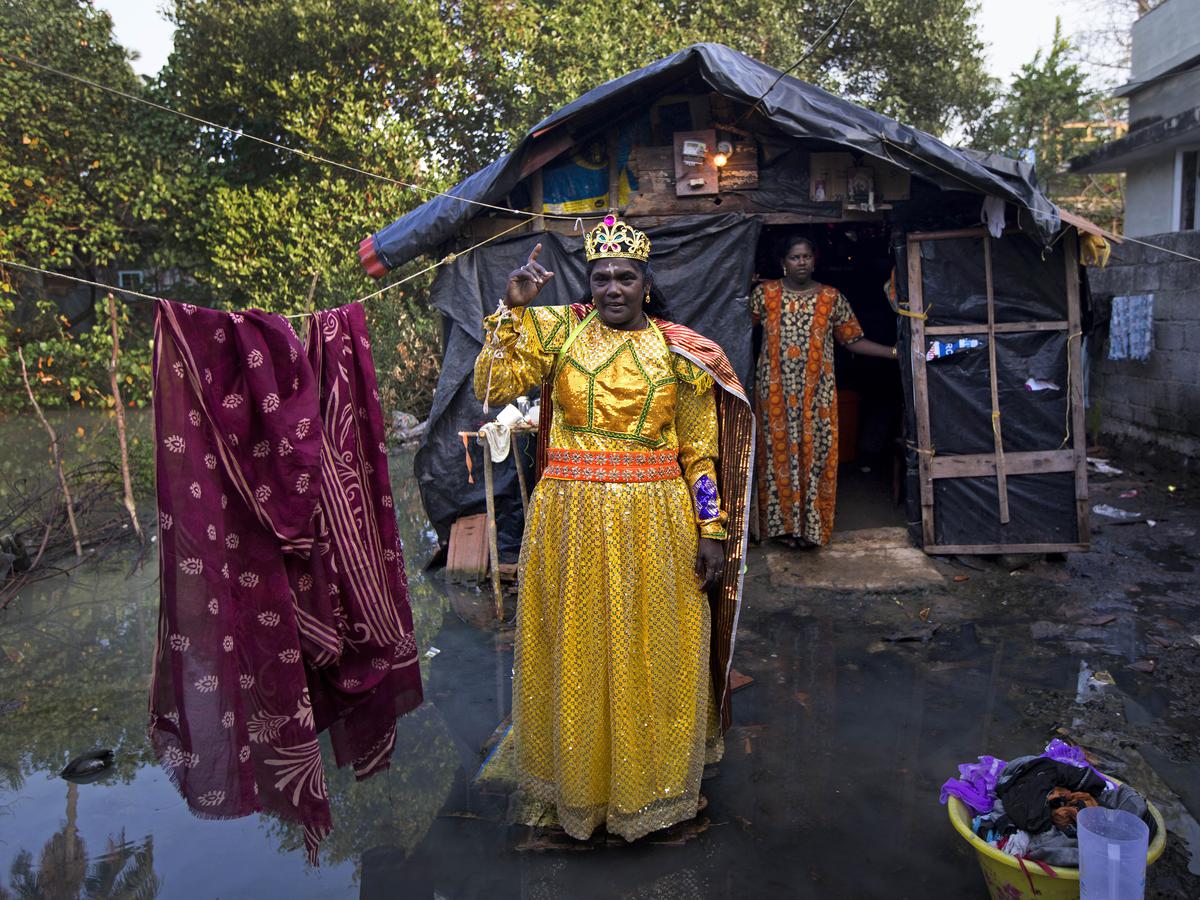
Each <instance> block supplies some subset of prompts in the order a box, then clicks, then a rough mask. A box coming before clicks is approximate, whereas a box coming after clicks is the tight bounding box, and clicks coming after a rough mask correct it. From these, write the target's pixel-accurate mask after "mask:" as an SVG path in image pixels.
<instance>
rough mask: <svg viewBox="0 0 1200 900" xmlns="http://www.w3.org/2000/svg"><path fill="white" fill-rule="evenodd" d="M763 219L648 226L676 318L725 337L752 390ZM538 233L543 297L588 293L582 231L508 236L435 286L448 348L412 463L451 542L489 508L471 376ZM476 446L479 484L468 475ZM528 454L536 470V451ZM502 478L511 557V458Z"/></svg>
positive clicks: (699, 219) (515, 527)
mask: <svg viewBox="0 0 1200 900" xmlns="http://www.w3.org/2000/svg"><path fill="white" fill-rule="evenodd" d="M760 227H761V226H760V223H759V220H758V219H757V218H755V217H753V216H746V215H742V214H740V213H738V214H730V215H725V216H694V217H686V218H679V219H677V220H675V221H673V222H672V223H671V224H670V225H665V226H662V227H659V228H649V229H647V234H648V235H649V236H650V240H651V244H652V252H651V265H652V267H653V270H654V273H655V278H656V279H657V281H658V284H659V286H660V287H661V288H662V290H663V292H664V293H665V295H666V297H667V300H668V302H669V304H670V307H671V318H672V319H673V320H674V321H676V322H680V323H682V324H684V325H687V326H689V327H691V328H694V329H695V330H696V331H698V332H700V333H701V334H703V335H705V336H706V337H709V338H711V339H713V340H715V341H717V342H718V343H719V344H720V345H721V347H722V348H723V349H724V350H725V353H726V354H727V355H728V356H729V359H730V362H731V363H732V364H733V367H734V369H735V370H736V371H737V373H738V377H739V378H741V379H742V383H743V384H744V385H745V386H746V388H747V390H750V389H751V376H752V373H753V359H752V356H751V352H752V351H751V323H750V315H749V311H748V308H747V300H748V297H749V291H750V279H751V276H752V275H753V272H754V251H755V246H756V244H757V242H758V236H759V230H760ZM538 242H541V244H542V253H541V255H540V256H539V257H538V262H539V263H541V264H542V265H544V266H545V267H546V268H547V269H549V270H550V271H552V272H554V273H555V277H554V281H552V282H551V283H550V285H549V286H548V287H547V288H546V289H545V291H544V292H543V294H542V296H541V297H539V301H542V302H545V303H547V304H563V303H571V302H576V301H579V300H581V299H583V298H584V297H585V296H586V294H587V289H586V284H585V277H584V257H583V250H582V247H583V236H582V235H571V236H567V235H561V234H556V233H551V232H542V233H538V234H524V235H520V236H519V237H514V238H508V239H505V240H503V241H497V242H495V243H493V244H489V245H487V246H485V247H482V248H480V249H478V250H475V251H473V252H471V253H468V254H466V255H464V256H460V257H459V258H457V259H456V260H455V261H454V262H453V263H450V264H449V265H446V266H443V267H442V268H441V269H440V270H439V275H438V277H437V279H436V280H435V281H434V284H433V288H432V290H431V292H430V301H431V303H432V304H433V306H434V307H435V308H436V309H438V310H439V311H440V312H441V313H442V315H443V317H444V321H445V326H446V350H445V357H444V359H443V361H442V370H441V375H440V377H439V379H438V385H437V390H436V392H435V394H434V401H433V408H432V410H431V411H430V414H429V428H428V431H427V433H426V436H425V441H424V443H423V444H422V445H421V449H420V450H419V451H418V453H417V456H416V461H415V464H414V468H415V474H416V476H417V481H418V484H419V485H420V489H421V499H422V501H423V503H424V505H425V511H426V513H427V514H428V515H429V519H430V521H431V522H432V523H433V526H434V528H435V529H436V530H437V533H438V537H439V539H440V540H441V541H442V542H443V543H445V542H446V541H447V540H448V538H449V533H450V526H451V525H452V524H453V523H454V521H455V520H456V519H457V518H459V517H460V516H464V515H471V514H474V513H479V512H482V511H483V509H484V488H483V474H482V468H481V467H482V465H483V453H482V449H481V448H480V447H478V446H476V445H475V444H474V442H471V445H470V446H469V448H464V447H463V441H462V438H461V437H459V432H461V431H474V430H476V429H477V428H478V427H479V426H480V425H481V424H482V423H483V422H484V421H485V417H484V415H483V407H482V404H480V402H479V401H478V400H476V399H475V393H474V387H473V382H472V373H473V371H474V366H475V359H476V357H477V356H478V355H479V351H480V349H481V348H482V346H483V317H484V316H485V315H487V314H489V313H491V312H493V311H494V310H495V308H496V304H497V301H498V300H499V299H500V297H502V296H503V294H504V287H505V284H506V282H507V280H508V275H509V273H510V272H511V271H512V270H513V269H515V268H517V267H518V266H519V265H522V264H523V263H524V262H525V260H526V258H527V257H528V255H529V251H530V250H531V249H532V247H533V245H534V244H535V243H538ZM534 387H535V386H533V385H531V386H530V389H531V390H533V388H534ZM495 412H496V410H493V411H492V413H491V415H492V416H494V415H495ZM489 418H490V417H489ZM468 451H469V452H470V454H471V456H472V466H471V468H472V470H473V472H474V474H475V483H474V484H471V483H469V479H468V474H469V473H468V469H467V463H466V453H467V452H468ZM525 462H526V464H527V468H526V471H527V472H531V471H532V468H531V465H530V464H531V459H530V457H528V456H527V457H526V458H525ZM495 477H496V481H495V484H496V494H497V526H498V531H499V535H498V537H499V545H500V555H501V558H502V559H505V560H512V559H515V558H516V555H517V552H518V550H519V548H520V543H521V530H522V527H523V520H522V515H521V503H520V498H519V494H518V490H519V488H518V485H517V477H516V470H515V469H514V468H513V463H512V460H511V458H510V459H506V460H504V461H503V462H501V463H498V464H497V465H496V467H495Z"/></svg>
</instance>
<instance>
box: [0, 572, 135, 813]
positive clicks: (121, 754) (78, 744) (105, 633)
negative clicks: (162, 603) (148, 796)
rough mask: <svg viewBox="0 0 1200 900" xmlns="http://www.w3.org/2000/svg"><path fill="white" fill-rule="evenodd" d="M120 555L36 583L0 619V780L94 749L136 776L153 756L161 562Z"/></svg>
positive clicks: (50, 767)
mask: <svg viewBox="0 0 1200 900" xmlns="http://www.w3.org/2000/svg"><path fill="white" fill-rule="evenodd" d="M128 567H129V560H127V559H126V560H121V559H113V560H109V561H105V562H102V563H98V564H97V565H96V566H95V567H94V568H90V571H89V570H80V571H78V572H76V573H75V574H74V575H73V576H72V577H71V578H70V579H67V578H55V579H52V580H50V581H46V582H43V583H41V584H38V585H34V586H31V587H30V588H28V589H27V590H26V591H25V592H24V593H23V594H22V595H21V597H20V598H19V599H18V600H17V601H16V602H14V604H13V605H12V606H10V607H9V610H8V612H7V614H6V617H5V619H4V621H3V623H2V624H0V704H3V705H4V706H5V709H6V711H4V712H3V713H2V714H0V788H5V789H12V790H15V789H17V788H18V786H19V785H20V783H21V782H22V781H23V780H24V779H25V778H27V777H28V776H29V775H30V774H32V773H35V772H57V771H59V770H60V769H62V767H63V766H64V765H66V764H67V762H69V761H70V760H71V759H72V758H74V757H75V756H78V755H79V754H81V753H85V752H87V751H89V750H93V749H96V748H103V747H107V748H111V749H113V750H114V751H115V755H116V760H115V766H114V774H113V775H110V776H108V777H109V778H113V777H116V778H119V779H120V780H121V781H123V782H126V783H128V782H129V781H131V780H132V778H133V776H134V774H135V773H136V772H137V770H138V769H139V768H140V767H141V766H143V765H145V764H146V763H147V762H150V761H151V759H152V755H151V752H150V747H149V744H148V743H147V741H146V732H145V727H146V684H147V673H148V672H149V670H150V653H151V650H152V648H153V643H154V633H155V629H156V627H157V624H158V622H157V613H158V603H157V599H158V597H157V594H158V589H157V586H156V585H155V583H154V581H153V579H154V576H155V572H156V566H155V565H154V563H153V561H151V562H150V564H149V565H148V566H147V567H145V568H143V569H142V570H140V571H139V572H138V573H136V574H135V575H134V577H133V578H129V577H128Z"/></svg>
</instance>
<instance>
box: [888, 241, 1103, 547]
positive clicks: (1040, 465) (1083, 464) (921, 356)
mask: <svg viewBox="0 0 1200 900" xmlns="http://www.w3.org/2000/svg"><path fill="white" fill-rule="evenodd" d="M958 238H982V239H983V241H984V275H985V281H986V289H987V299H988V321H987V322H980V323H972V324H966V325H937V326H927V325H926V324H925V323H926V310H925V301H924V284H923V282H922V272H921V244H922V243H924V242H927V241H939V240H953V239H958ZM1002 239H1003V238H1001V240H1002ZM992 240H993V238H992V237H991V236H990V234H989V233H988V231H987V229H985V228H968V229H958V230H954V231H936V232H912V233H910V234H909V235H908V244H907V253H908V300H909V310H910V312H911V314H912V346H911V356H912V372H913V395H914V396H913V403H914V411H915V413H916V422H917V466H918V478H919V484H920V499H921V535H922V544H923V546H924V550H925V552H926V553H929V554H958V553H963V554H974V553H979V554H986V553H1065V552H1071V551H1086V550H1088V549H1090V537H1091V533H1090V527H1091V526H1090V523H1089V520H1088V487H1087V437H1086V433H1085V430H1084V414H1083V366H1082V351H1081V347H1080V345H1081V343H1082V333H1081V314H1080V301H1079V296H1080V295H1079V244H1078V233H1077V232H1076V231H1075V229H1074V228H1068V229H1067V230H1066V232H1065V233H1064V234H1063V235H1062V237H1061V239H1060V240H1061V242H1062V245H1063V250H1064V252H1063V257H1064V265H1065V266H1066V293H1067V319H1066V321H1062V320H1058V321H1038V322H1011V323H1010V322H1006V323H999V324H998V323H996V321H995V306H994V296H993V285H992V265H991V257H992V254H991V241H992ZM1035 331H1061V332H1064V333H1065V334H1066V338H1067V381H1068V384H1067V392H1068V393H1067V398H1068V399H1067V402H1068V403H1069V405H1070V416H1071V445H1070V446H1065V445H1064V446H1062V447H1060V448H1058V449H1055V450H1037V451H1031V452H1020V453H1016V452H1014V453H1005V452H1004V448H1003V440H1002V436H1003V431H1002V425H1001V423H1002V421H1003V417H1002V415H1001V413H1002V410H1001V409H1000V408H999V399H998V394H997V385H996V361H995V352H996V351H995V336H996V335H997V334H1012V333H1018V332H1035ZM950 334H955V335H962V334H984V335H986V336H987V339H988V353H989V379H990V381H991V396H992V410H991V413H992V422H993V432H994V434H995V448H994V450H993V452H991V453H971V454H954V455H948V456H938V455H937V448H936V447H935V446H934V444H933V437H932V429H931V426H930V421H929V377H928V372H927V369H926V360H925V346H926V338H927V337H928V336H931V335H932V336H936V335H950ZM1049 472H1074V473H1075V515H1076V528H1077V540H1076V541H1074V542H1071V543H1042V544H1015V543H1014V544H1002V543H1000V544H938V543H937V542H936V539H935V535H936V529H935V528H934V509H933V499H934V491H933V483H934V481H935V480H937V479H939V478H978V477H988V476H992V477H995V478H997V481H998V482H999V490H1000V505H999V509H998V510H997V514H998V516H999V517H1000V519H1001V521H1002V522H1003V521H1007V513H1008V502H1007V490H1006V481H1007V478H1008V476H1010V475H1028V474H1033V473H1049Z"/></svg>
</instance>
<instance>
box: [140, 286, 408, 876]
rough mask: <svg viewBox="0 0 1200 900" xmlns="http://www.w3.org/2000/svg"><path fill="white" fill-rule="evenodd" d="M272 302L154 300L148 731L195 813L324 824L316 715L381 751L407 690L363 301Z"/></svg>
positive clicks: (404, 635)
mask: <svg viewBox="0 0 1200 900" xmlns="http://www.w3.org/2000/svg"><path fill="white" fill-rule="evenodd" d="M309 332H310V336H309V342H308V351H307V354H305V353H304V352H303V350H302V348H301V346H300V342H299V340H298V338H297V337H296V335H295V334H294V333H293V331H292V329H291V327H290V325H288V323H287V320H286V319H284V318H283V317H281V316H278V315H272V314H267V313H262V312H259V311H248V312H244V313H227V312H221V311H218V310H212V309H206V308H202V307H195V306H192V305H190V304H177V303H169V302H165V301H160V303H159V304H158V317H157V320H156V323H155V356H154V383H155V391H154V414H155V437H156V444H157V448H156V453H157V480H158V505H159V541H160V553H159V556H160V563H159V564H160V573H161V592H162V602H161V607H160V614H159V630H158V642H157V648H156V656H155V663H154V676H153V683H152V686H151V696H150V734H151V738H152V740H153V743H154V746H155V749H156V751H157V752H158V755H159V758H160V760H161V761H162V763H163V765H164V767H165V768H166V769H167V770H168V772H169V773H170V775H171V778H172V780H173V781H174V782H175V784H176V785H177V786H178V788H179V790H180V792H181V793H182V794H183V796H184V797H185V798H186V799H187V802H188V805H189V807H190V808H191V809H192V811H193V812H195V813H196V814H198V815H200V816H204V817H211V818H233V817H237V816H244V815H248V814H250V813H253V812H258V811H266V812H269V813H273V814H275V815H278V816H281V817H283V818H285V819H289V820H292V821H295V822H298V823H300V824H301V825H302V826H303V828H304V837H305V844H306V847H307V849H308V855H309V859H310V860H311V861H313V862H315V861H316V850H317V846H318V845H319V843H320V841H321V839H322V838H323V837H324V836H325V835H326V834H328V832H329V831H330V829H331V827H332V821H331V818H330V812H329V799H328V793H327V789H326V784H325V773H324V768H323V765H322V760H321V751H320V747H319V744H318V742H317V734H318V732H320V731H321V730H324V729H326V728H329V730H330V734H331V738H332V742H333V746H334V751H335V757H336V759H337V762H338V764H339V765H346V764H352V765H353V766H354V768H355V774H356V775H357V776H358V777H360V778H363V777H366V776H368V775H370V774H372V773H373V772H376V771H379V770H380V769H382V768H386V766H387V765H388V761H389V757H390V753H391V749H392V746H393V744H394V741H395V718H396V716H397V715H398V714H400V713H403V712H407V711H408V710H410V709H413V708H415V707H416V706H417V705H419V704H420V702H421V685H420V672H419V669H418V667H417V661H416V649H417V648H416V642H415V640H414V639H413V635H412V616H411V611H410V610H409V606H408V600H407V593H406V586H405V581H404V570H403V558H402V556H401V553H400V546H399V542H398V537H397V531H396V524H395V517H394V513H393V512H392V494H391V486H390V483H389V480H388V475H387V458H386V447H385V446H384V444H383V419H382V412H381V410H380V407H379V400H378V391H377V388H376V384H375V376H374V368H373V363H372V360H371V355H370V348H369V343H368V342H367V339H366V323H365V317H364V316H363V313H362V309H361V307H359V306H357V305H355V306H352V307H345V308H343V309H339V310H332V311H328V312H323V313H318V314H316V315H314V316H313V317H312V320H311V322H310V329H309Z"/></svg>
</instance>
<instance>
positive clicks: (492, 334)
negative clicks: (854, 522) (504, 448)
mask: <svg viewBox="0 0 1200 900" xmlns="http://www.w3.org/2000/svg"><path fill="white" fill-rule="evenodd" d="M578 324H579V319H578V318H577V317H576V316H575V314H574V313H573V312H572V311H571V309H570V307H567V306H535V307H526V308H525V309H523V310H516V311H514V312H513V313H510V314H509V315H506V316H504V317H503V318H502V319H501V318H500V317H499V316H498V315H492V316H489V317H488V318H487V319H486V320H485V322H484V329H485V332H486V339H485V340H486V344H485V346H484V349H483V352H482V353H480V355H479V358H478V360H477V361H476V363H475V394H476V396H478V397H479V398H480V399H483V397H484V395H485V394H487V400H488V402H489V403H492V404H503V403H509V402H511V401H512V400H513V399H514V398H516V397H517V396H519V395H520V394H522V393H525V392H526V391H528V390H531V389H532V388H534V387H536V386H538V385H539V384H540V383H541V382H542V379H543V378H545V377H546V376H547V375H548V374H549V373H550V371H551V368H552V367H554V369H555V371H554V388H553V401H552V402H553V403H554V416H553V423H552V426H551V430H550V446H551V447H561V448H564V449H568V450H588V451H621V452H649V451H653V450H678V452H679V464H680V468H681V469H682V470H683V475H684V479H685V480H686V482H687V484H688V485H689V487H693V488H694V486H695V484H696V482H697V481H698V480H699V479H700V478H701V477H702V476H705V475H707V476H708V477H709V478H710V479H711V480H712V482H714V483H715V481H716V468H715V461H716V456H717V414H716V401H715V399H714V396H713V380H712V377H711V376H709V375H708V374H707V373H706V372H705V371H704V370H703V369H701V368H700V367H699V366H697V365H696V364H695V363H693V362H691V360H688V359H686V358H684V357H683V356H680V355H679V354H677V353H672V352H671V351H670V349H669V348H668V347H667V343H666V340H665V339H664V337H663V335H662V333H661V332H660V331H659V330H658V328H657V327H656V326H653V325H651V326H650V327H648V328H644V329H641V330H638V331H621V330H618V329H615V328H609V327H608V326H607V325H605V324H604V323H603V322H601V321H600V320H599V318H594V319H592V320H591V321H590V322H588V323H587V324H586V325H585V326H584V327H583V329H582V330H581V331H579V332H578V333H577V334H576V336H575V338H574V340H573V341H571V342H570V345H569V346H568V347H567V350H566V352H565V353H560V351H561V350H562V348H563V346H564V345H565V344H566V343H567V341H568V337H569V336H570V335H571V333H572V331H573V330H574V329H575V328H576V327H577V326H578ZM489 369H490V372H489ZM489 377H490V390H489ZM542 402H543V403H545V402H546V399H545V398H543V400H542ZM722 518H723V516H722Z"/></svg>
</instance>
